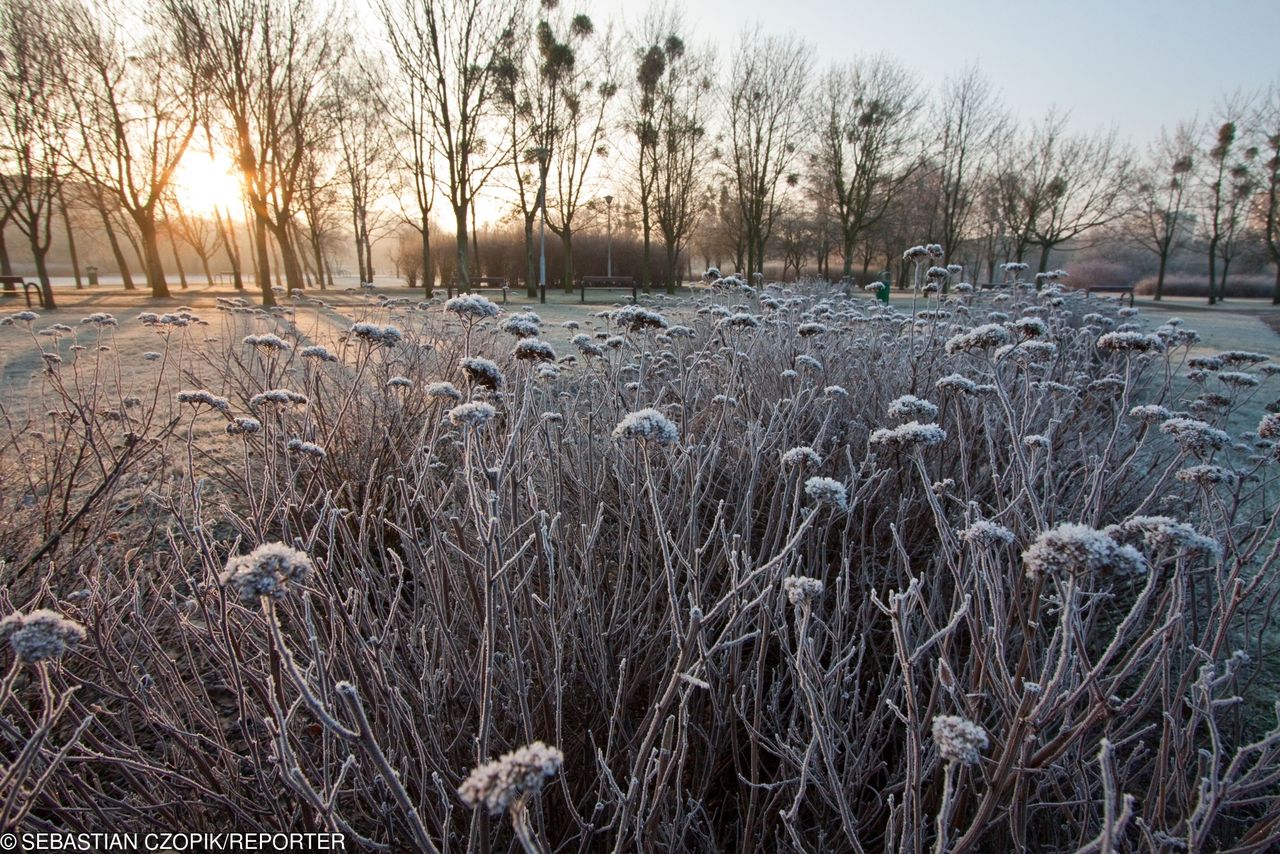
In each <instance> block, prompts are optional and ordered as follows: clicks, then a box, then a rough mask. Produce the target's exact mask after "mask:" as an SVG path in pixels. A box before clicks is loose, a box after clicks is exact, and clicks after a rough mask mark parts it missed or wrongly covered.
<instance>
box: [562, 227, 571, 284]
mask: <svg viewBox="0 0 1280 854" xmlns="http://www.w3.org/2000/svg"><path fill="white" fill-rule="evenodd" d="M560 245H561V246H563V247H564V292H565V293H566V294H571V293H573V229H571V228H569V227H568V226H567V225H566V226H565V229H564V232H563V233H562V234H561V235H560Z"/></svg>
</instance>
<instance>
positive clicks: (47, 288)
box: [31, 240, 58, 309]
mask: <svg viewBox="0 0 1280 854" xmlns="http://www.w3.org/2000/svg"><path fill="white" fill-rule="evenodd" d="M48 251H49V249H48V247H44V248H41V247H40V245H39V241H37V240H33V241H32V242H31V255H32V257H33V258H34V259H35V262H36V276H37V277H38V278H39V279H40V292H41V293H42V294H44V307H45V308H46V309H55V308H57V307H58V306H57V304H56V303H55V302H54V301H53V287H52V286H51V285H50V283H49V267H48V265H47V264H46V263H45V255H46V254H47V253H48Z"/></svg>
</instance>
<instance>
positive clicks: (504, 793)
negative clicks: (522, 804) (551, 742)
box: [458, 741, 564, 815]
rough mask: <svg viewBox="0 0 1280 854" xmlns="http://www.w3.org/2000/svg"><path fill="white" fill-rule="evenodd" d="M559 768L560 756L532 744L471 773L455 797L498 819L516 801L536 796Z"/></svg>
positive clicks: (551, 750)
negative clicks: (458, 796)
mask: <svg viewBox="0 0 1280 854" xmlns="http://www.w3.org/2000/svg"><path fill="white" fill-rule="evenodd" d="M563 765H564V754H563V753H561V752H560V751H559V750H557V749H556V748H554V747H548V746H547V745H546V744H543V743H542V742H541V741H535V742H533V743H532V744H527V745H525V746H524V747H521V748H519V749H518V750H513V751H511V752H510V753H504V754H503V755H502V756H500V757H498V758H497V759H494V760H491V761H489V762H486V763H485V764H483V765H481V766H479V767H477V768H475V769H474V770H472V772H471V773H470V774H469V775H467V779H465V780H463V781H462V785H461V786H459V787H458V794H459V795H460V796H461V797H462V800H463V801H465V802H466V803H467V805H468V806H471V807H473V808H475V809H481V808H483V809H484V810H486V811H487V812H488V813H489V815H498V814H500V813H501V812H502V811H503V810H506V809H508V808H510V807H511V805H512V804H513V803H515V802H516V801H517V799H521V798H525V797H528V796H531V795H536V794H537V793H538V792H540V791H541V790H542V786H543V784H544V783H545V782H546V781H547V780H550V779H551V778H552V777H554V776H555V775H556V774H557V773H559V771H560V768H561V767H562V766H563Z"/></svg>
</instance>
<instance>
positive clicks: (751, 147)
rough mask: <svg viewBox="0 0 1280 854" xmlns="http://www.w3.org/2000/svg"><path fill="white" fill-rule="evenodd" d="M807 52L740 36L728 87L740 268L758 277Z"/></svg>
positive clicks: (792, 156)
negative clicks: (739, 223)
mask: <svg viewBox="0 0 1280 854" xmlns="http://www.w3.org/2000/svg"><path fill="white" fill-rule="evenodd" d="M808 78H809V50H808V48H807V46H806V45H805V44H804V43H803V42H801V41H800V40H799V39H797V38H795V37H794V36H765V35H762V34H761V32H760V31H759V30H754V31H748V32H746V33H744V35H743V37H742V38H741V39H740V40H739V44H738V58H737V61H736V62H735V63H734V64H733V70H732V72H731V75H730V80H729V84H728V117H727V121H728V123H729V130H728V133H729V140H730V146H729V153H728V165H729V170H730V177H731V182H732V185H733V190H734V194H735V196H736V202H737V205H738V209H739V212H740V214H741V217H742V228H743V231H744V234H743V239H744V243H745V248H746V264H747V270H748V271H749V272H750V273H753V274H754V273H758V272H762V271H763V268H764V254H765V244H766V243H767V242H768V240H769V235H770V233H771V232H772V230H773V224H774V222H775V220H776V219H777V217H778V215H779V213H780V211H781V205H780V199H779V195H778V194H779V191H780V188H781V185H783V184H784V183H786V184H794V183H796V182H797V181H798V180H799V179H798V176H796V175H795V174H794V173H792V172H791V171H790V170H791V167H792V166H793V165H794V164H795V160H796V156H797V153H798V152H799V149H800V145H799V143H800V139H801V129H802V127H803V119H804V104H805V94H806V92H807V89H808Z"/></svg>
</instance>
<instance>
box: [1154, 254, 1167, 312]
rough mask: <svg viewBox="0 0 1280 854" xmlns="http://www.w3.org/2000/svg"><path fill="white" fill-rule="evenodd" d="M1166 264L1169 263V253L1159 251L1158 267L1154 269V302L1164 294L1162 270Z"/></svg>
mask: <svg viewBox="0 0 1280 854" xmlns="http://www.w3.org/2000/svg"><path fill="white" fill-rule="evenodd" d="M1168 265H1169V253H1168V252H1161V253H1160V268H1159V269H1158V270H1157V271H1156V296H1155V299H1156V302H1159V301H1160V299H1161V298H1162V297H1163V296H1164V271H1165V268H1166V267H1167V266H1168Z"/></svg>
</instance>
